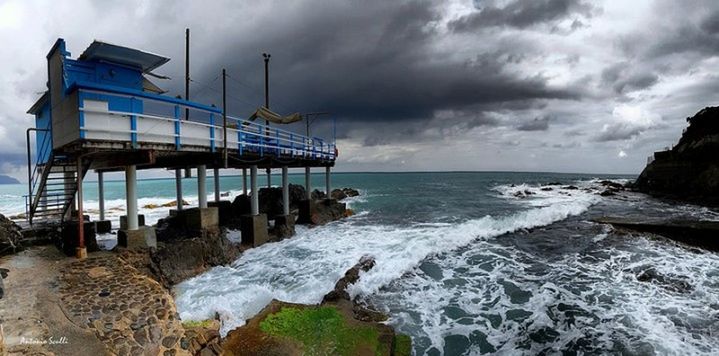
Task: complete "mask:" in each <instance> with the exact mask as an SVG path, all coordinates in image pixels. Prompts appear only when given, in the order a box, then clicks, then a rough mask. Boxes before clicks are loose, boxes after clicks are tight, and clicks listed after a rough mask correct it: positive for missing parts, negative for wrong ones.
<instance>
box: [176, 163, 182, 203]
mask: <svg viewBox="0 0 719 356" xmlns="http://www.w3.org/2000/svg"><path fill="white" fill-rule="evenodd" d="M175 191H176V195H177V210H178V211H179V210H182V169H175Z"/></svg>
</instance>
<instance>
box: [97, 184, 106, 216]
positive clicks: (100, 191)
mask: <svg viewBox="0 0 719 356" xmlns="http://www.w3.org/2000/svg"><path fill="white" fill-rule="evenodd" d="M97 202H98V205H99V206H100V220H105V179H104V177H103V173H102V172H97Z"/></svg>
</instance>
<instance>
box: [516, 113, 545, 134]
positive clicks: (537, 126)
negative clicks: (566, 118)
mask: <svg viewBox="0 0 719 356" xmlns="http://www.w3.org/2000/svg"><path fill="white" fill-rule="evenodd" d="M548 129H549V117H548V116H545V117H541V118H540V117H536V118H534V120H532V121H528V122H525V123H522V124H521V125H519V126H517V130H519V131H547V130H548Z"/></svg>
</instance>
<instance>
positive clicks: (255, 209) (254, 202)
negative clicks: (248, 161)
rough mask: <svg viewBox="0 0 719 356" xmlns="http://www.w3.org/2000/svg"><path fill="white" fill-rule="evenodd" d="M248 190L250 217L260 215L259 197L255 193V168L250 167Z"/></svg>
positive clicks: (256, 192)
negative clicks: (249, 193) (250, 196)
mask: <svg viewBox="0 0 719 356" xmlns="http://www.w3.org/2000/svg"><path fill="white" fill-rule="evenodd" d="M250 189H251V190H252V199H250V201H251V205H250V206H251V210H250V211H251V212H252V215H258V214H259V213H260V197H259V194H258V191H257V166H251V167H250Z"/></svg>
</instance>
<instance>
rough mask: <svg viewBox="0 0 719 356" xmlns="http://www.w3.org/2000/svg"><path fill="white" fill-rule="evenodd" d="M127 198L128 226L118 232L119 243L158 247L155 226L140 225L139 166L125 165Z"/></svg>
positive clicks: (126, 245) (131, 245) (136, 246)
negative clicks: (138, 198)
mask: <svg viewBox="0 0 719 356" xmlns="http://www.w3.org/2000/svg"><path fill="white" fill-rule="evenodd" d="M125 199H127V203H126V204H127V218H126V221H127V227H126V228H125V229H121V230H120V231H118V233H117V243H118V245H120V246H124V247H127V248H138V247H140V248H144V247H157V237H156V236H155V228H154V227H152V226H140V222H139V220H140V219H139V216H138V214H137V167H136V166H127V167H125Z"/></svg>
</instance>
